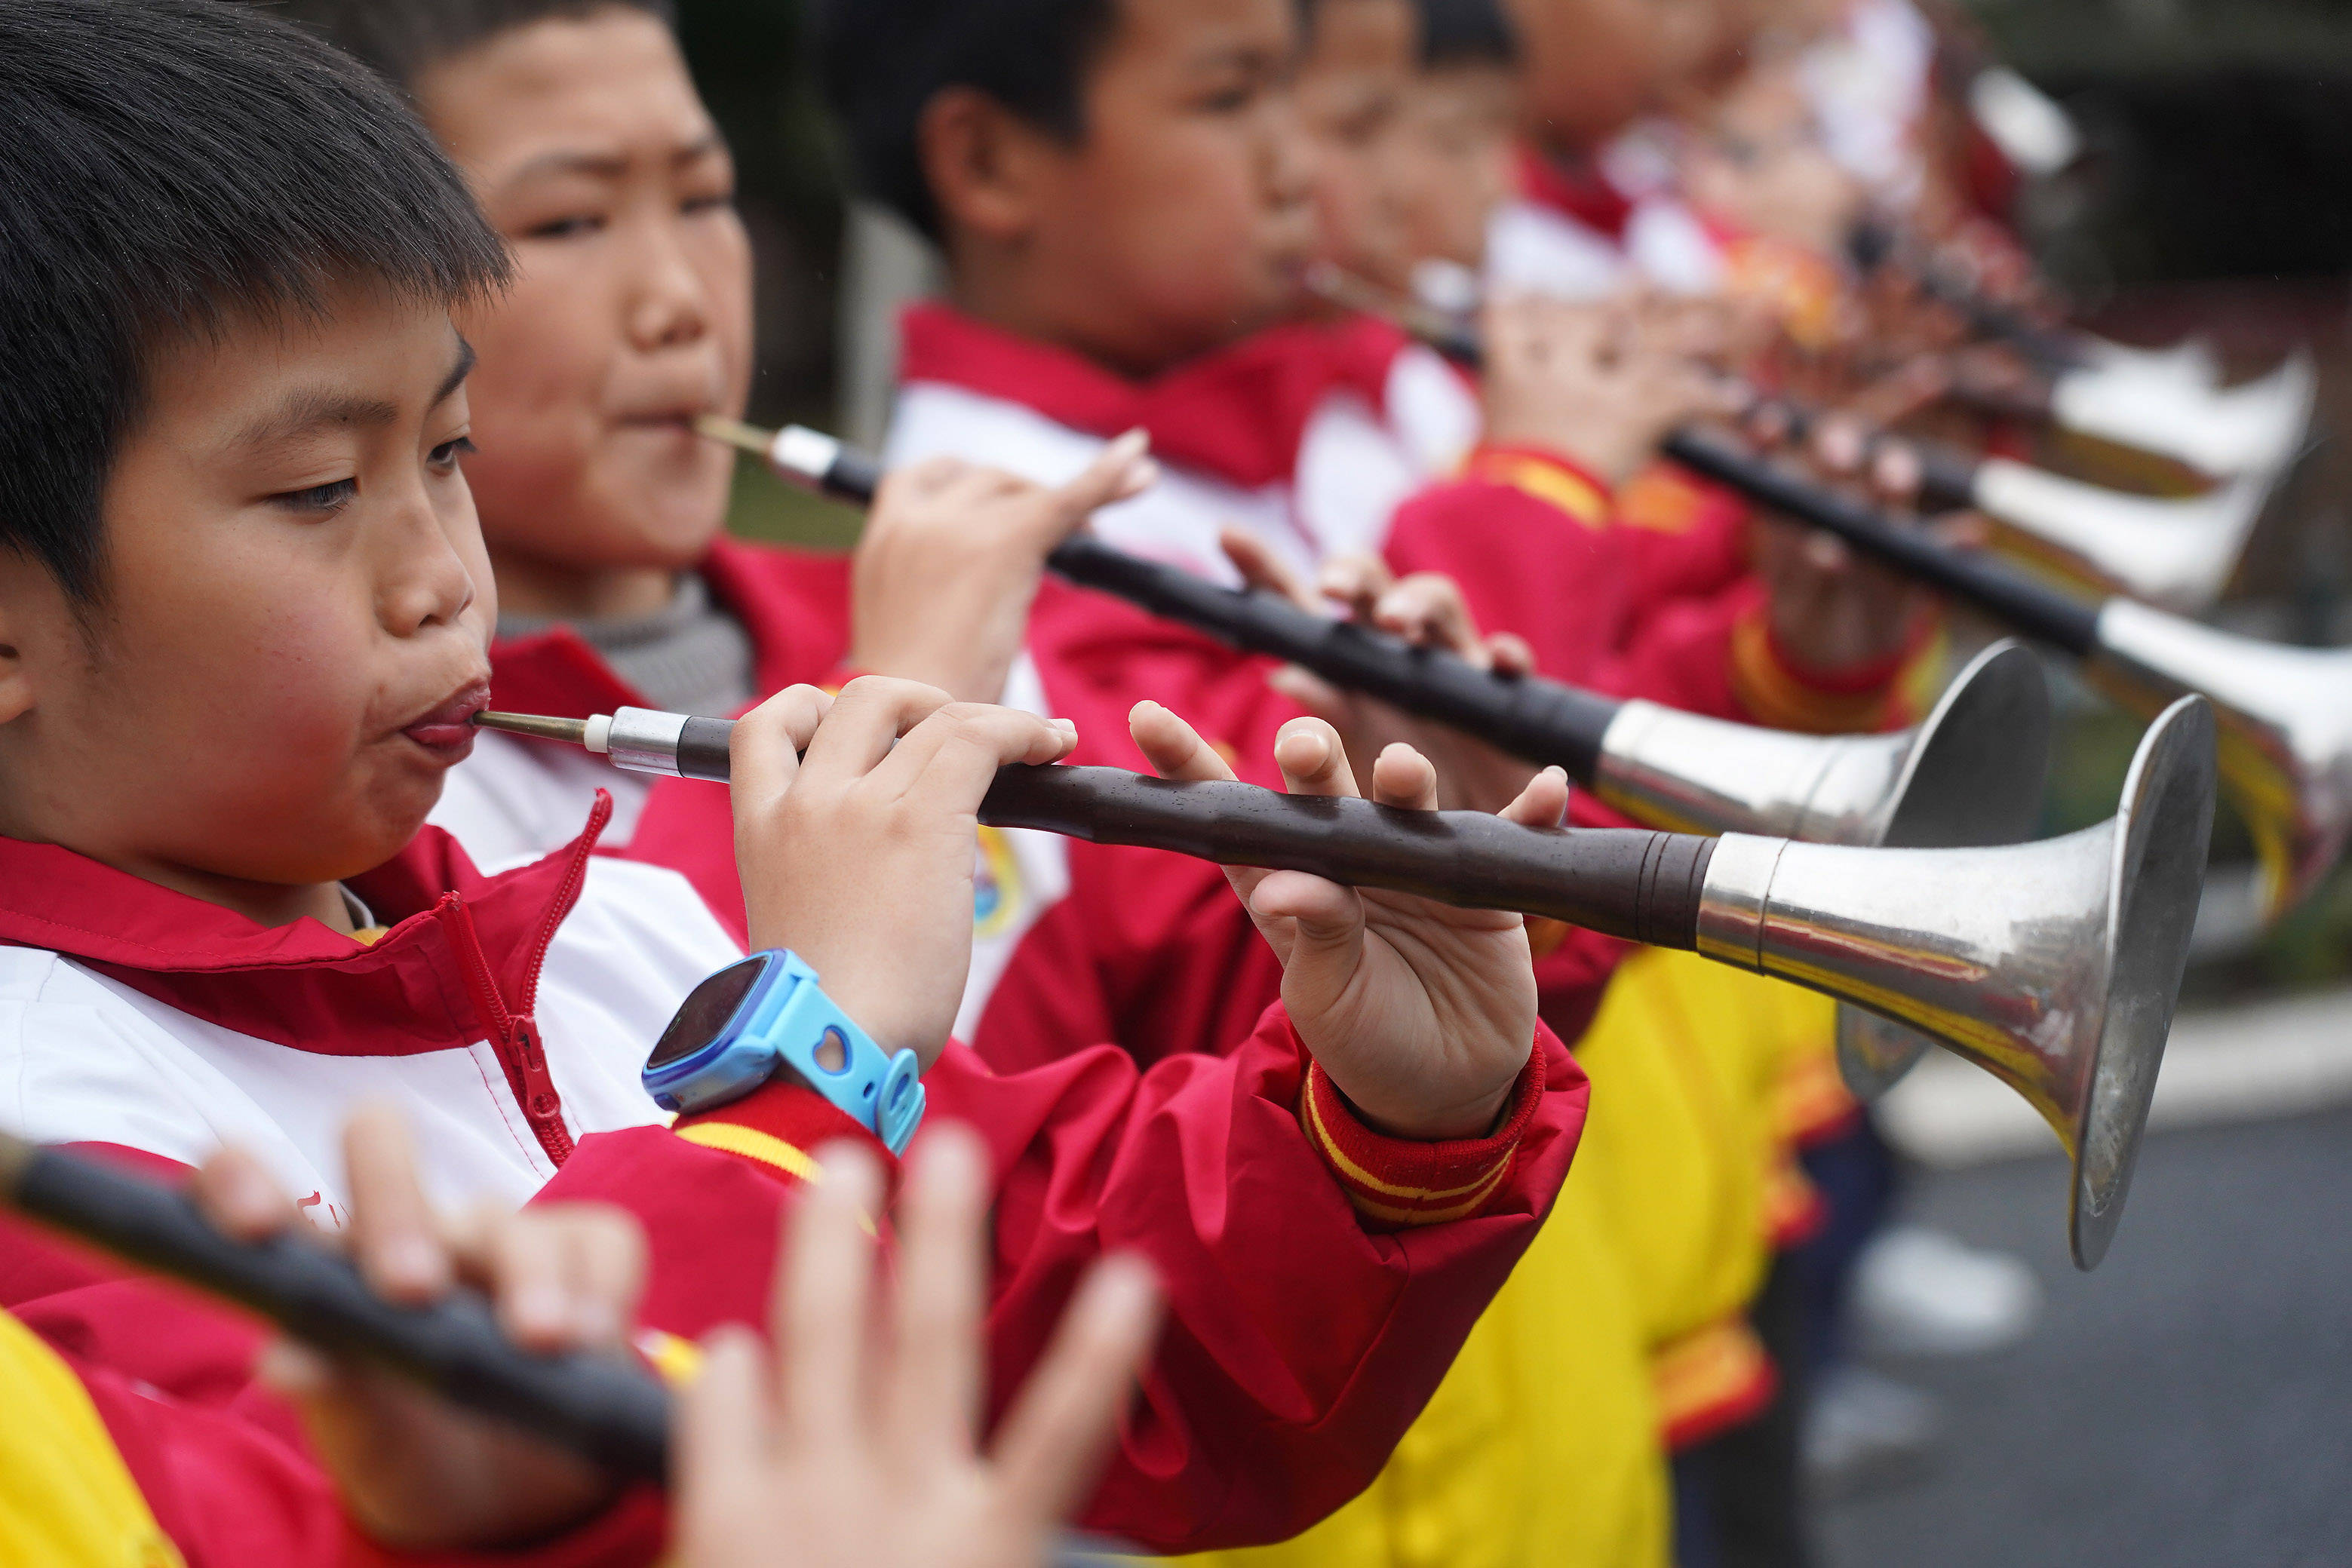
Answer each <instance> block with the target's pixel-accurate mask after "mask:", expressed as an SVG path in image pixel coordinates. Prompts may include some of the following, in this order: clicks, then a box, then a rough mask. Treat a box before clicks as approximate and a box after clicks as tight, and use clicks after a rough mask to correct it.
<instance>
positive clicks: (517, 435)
mask: <svg viewBox="0 0 2352 1568" xmlns="http://www.w3.org/2000/svg"><path fill="white" fill-rule="evenodd" d="M272 9H282V10H283V11H284V12H285V13H286V14H289V15H290V16H293V17H294V18H295V19H296V20H299V21H306V22H310V23H313V24H315V25H317V26H319V28H320V30H321V31H323V32H325V33H326V34H327V36H328V37H330V38H331V39H332V40H333V41H335V42H337V43H339V44H341V45H342V46H343V47H346V48H347V49H349V50H350V51H351V52H352V53H355V54H357V55H359V56H360V57H361V58H362V59H363V60H366V61H367V62H368V63H370V64H372V65H374V66H376V67H377V68H379V69H381V70H383V71H384V72H385V73H386V74H387V75H390V76H391V77H393V78H394V79H395V80H396V81H398V82H400V83H401V84H403V85H404V87H406V88H407V89H409V91H410V93H411V95H412V97H413V98H414V99H415V102H416V104H417V107H418V109H419V110H420V112H421V113H422V114H423V116H424V118H425V120H426V122H427V124H428V125H429V126H430V127H431V128H432V129H433V130H434V131H435V132H436V135H437V136H438V137H439V139H440V140H441V141H442V143H443V145H444V146H445V147H446V149H448V150H449V152H451V153H452V154H453V155H454V156H455V157H456V158H457V161H458V163H459V166H460V167H461V168H462V169H463V170H464V171H465V172H467V175H468V177H469V179H470V181H471V183H473V186H474V189H475V191H476V193H477V194H478V196H479V198H480V200H481V202H482V204H483V206H484V208H485V210H486V212H487V214H488V216H489V219H490V221H491V223H492V225H494V226H495V227H497V228H498V230H499V233H500V235H501V236H502V237H503V238H504V239H505V240H506V242H507V244H508V245H509V247H510V248H511V251H512V253H513V255H514V257H515V261H516V278H515V282H514V284H513V287H511V288H510V289H509V290H508V291H507V292H506V293H505V294H503V295H502V296H500V297H499V298H498V299H497V300H496V301H495V302H484V303H483V304H482V305H480V306H479V307H477V308H469V309H468V310H467V311H466V312H465V313H464V314H463V315H462V317H461V319H460V323H459V324H460V326H461V327H462V328H463V329H464V330H465V332H466V334H467V338H468V340H470V341H472V342H473V343H474V344H475V346H476V348H477V350H478V352H479V354H480V356H481V368H480V370H479V371H478V376H477V380H476V382H475V387H474V392H475V400H476V407H477V409H478V417H479V418H480V419H481V421H482V423H481V424H480V426H479V428H478V437H479V439H478V444H479V445H481V446H482V447H483V448H484V451H483V453H482V454H481V455H480V460H479V461H478V463H477V464H476V465H475V471H474V472H472V473H470V474H469V475H468V477H469V479H470V480H471V481H472V483H473V486H474V490H475V495H476V497H477V501H478V505H479V507H480V508H481V511H482V515H483V517H484V518H485V519H486V529H487V533H488V541H489V544H490V549H491V555H492V560H493V564H494V566H495V567H496V570H497V571H498V574H499V585H500V610H501V615H502V617H503V619H502V620H501V622H500V643H499V648H498V650H497V661H496V662H497V684H498V687H499V694H500V700H501V702H502V703H504V704H506V705H507V706H513V707H522V708H525V709H527V710H532V711H544V712H548V713H554V714H564V715H585V714H586V713H588V712H591V711H596V710H597V707H598V706H601V709H602V711H610V710H611V708H613V707H614V706H653V707H660V708H668V709H674V710H677V711H682V712H691V713H708V714H715V715H722V716H723V715H730V714H733V713H736V712H738V711H740V709H742V708H744V707H746V706H750V704H751V702H753V701H754V700H755V699H757V698H760V697H763V696H766V695H772V693H775V692H777V691H780V690H782V688H784V687H785V686H787V685H792V684H793V682H795V681H803V680H811V681H814V680H819V679H824V681H825V684H827V685H838V684H839V676H840V674H841V672H842V661H843V659H844V657H845V656H847V657H848V658H849V660H850V661H851V664H850V667H851V668H853V669H856V670H866V671H887V672H889V673H891V674H904V675H907V676H909V677H912V678H917V679H922V680H927V681H929V682H931V683H933V684H936V685H944V686H946V687H948V688H949V689H950V690H953V691H955V692H956V693H957V695H963V696H970V697H974V698H979V699H983V700H989V701H993V700H995V699H996V696H997V695H998V691H997V688H996V687H995V686H992V685H986V684H985V682H982V683H978V684H977V685H978V689H967V686H969V685H973V683H969V682H967V681H964V680H962V679H961V678H960V677H961V676H962V674H963V672H962V668H961V663H960V662H958V661H957V660H956V659H955V657H954V654H953V651H954V650H956V649H958V648H959V646H960V644H961V642H962V641H963V640H964V639H963V638H962V636H961V633H962V632H963V630H964V628H963V626H962V624H961V621H960V619H959V616H958V615H957V613H956V611H957V607H958V600H959V596H960V595H961V596H966V597H969V596H972V595H975V594H981V593H983V592H984V594H985V601H986V602H988V603H990V604H991V605H993V604H994V603H996V602H997V601H1000V600H1002V601H1005V602H1006V603H1007V604H1008V605H1009V607H1010V611H1011V612H1012V613H1013V614H1014V615H1015V616H1016V617H1017V615H1018V613H1019V612H1020V609H1021V607H1022V604H1023V602H1024V601H1023V600H1022V599H1021V597H1020V595H1019V593H1018V592H1017V591H1013V592H1010V593H1006V592H1000V591H998V589H997V585H996V583H995V582H994V581H993V580H990V579H988V578H987V577H986V576H985V574H984V573H983V572H977V571H974V570H971V567H972V566H973V564H974V563H975V560H976V559H977V563H978V564H979V565H981V566H982V567H984V566H985V565H987V564H988V562H987V560H986V559H978V558H976V557H975V555H974V552H972V551H971V550H970V549H969V548H968V542H969V541H971V540H986V539H990V538H995V537H997V536H999V535H1002V534H1004V533H1006V532H1008V531H1011V532H1016V533H1018V532H1024V531H1025V532H1040V531H1042V532H1043V533H1044V534H1045V535H1046V536H1049V537H1054V538H1058V536H1059V534H1061V533H1066V532H1067V531H1068V530H1069V529H1070V528H1073V527H1075V526H1076V524H1077V523H1078V522H1079V521H1080V520H1081V519H1083V518H1084V517H1086V516H1087V513H1088V512H1089V511H1091V510H1092V509H1093V508H1094V507H1097V506H1099V505H1100V504H1102V503H1103V502H1104V501H1105V500H1108V499H1109V498H1111V497H1114V496H1116V495H1118V494H1120V493H1121V492H1122V491H1123V490H1124V489H1127V488H1131V487H1132V486H1133V485H1134V484H1135V483H1138V482H1139V481H1140V479H1141V477H1142V476H1143V473H1142V469H1141V468H1140V467H1139V465H1137V464H1136V463H1133V462H1129V463H1128V464H1126V465H1121V463H1120V462H1119V461H1118V458H1117V457H1116V456H1115V455H1114V456H1113V457H1111V458H1110V459H1108V460H1107V462H1106V463H1105V464H1104V465H1101V466H1100V467H1099V469H1098V470H1097V473H1095V474H1094V475H1092V476H1088V478H1087V479H1086V480H1083V481H1081V483H1079V484H1078V485H1076V486H1071V487H1070V488H1069V489H1068V490H1067V491H1066V492H1065V493H1063V494H1061V495H1058V496H1053V495H1046V494H1045V493H1043V492H1041V491H1038V490H1037V489H1036V488H1035V487H1034V486H1025V485H1015V484H1012V483H1008V482H1007V481H1005V480H1004V479H1003V477H1002V476H994V475H991V474H987V473H983V472H981V471H977V470H974V469H972V468H971V466H970V465H965V464H961V463H952V464H940V465H929V466H927V467H925V468H924V469H923V470H921V471H920V472H918V473H913V474H908V475H902V476H897V477H896V478H895V479H894V480H893V482H892V483H891V484H890V485H889V486H887V488H886V490H885V492H884V495H883V497H882V499H881V502H880V505H879V506H878V507H877V516H876V519H875V525H874V527H873V528H872V530H871V531H870V534H869V537H868V541H867V549H866V550H865V551H863V552H862V553H861V555H860V557H859V558H858V559H857V560H856V563H855V566H854V567H852V566H851V564H850V563H848V562H845V561H843V560H841V559H837V558H831V557H825V556H818V555H812V554H808V553H805V552H800V551H793V550H784V549H764V548H760V547H756V546H751V545H746V544H742V543H740V542H737V541H733V540H730V539H728V538H725V537H723V535H722V534H721V532H720V527H721V523H722V521H723V519H724V517H725V514H726V507H727V500H728V496H729V493H730V476H731V474H732V460H731V459H730V456H729V455H728V454H727V452H726V451H725V450H724V449H723V448H720V447H717V446H714V445H712V444H709V443H708V442H705V441H703V440H701V439H699V438H698V437H697V436H696V435H695V434H693V432H692V430H691V428H690V424H689V421H690V420H691V419H692V418H693V417H694V416H695V415H697V414H704V413H726V414H740V413H741V411H742V406H743V400H744V397H745V393H746V389H747V388H748V386H749V384H750V379H751V247H750V241H749V239H748V237H747V235H745V233H744V229H743V225H742V222H741V220H740V217H739V216H738V215H737V214H736V212H735V208H734V204H733V191H734V172H733V165H732V162H731V160H730V155H729V152H728V150H727V147H726V145H725V143H724V142H723V141H721V140H720V138H719V133H718V130H717V128H716V127H715V126H714V125H713V124H712V122H711V120H710V118H709V115H708V114H707V113H706V112H705V111H704V110H703V107H702V104H701V102H700V100H699V99H698V98H697V96H696V95H695V92H694V89H693V87H692V84H691V83H690V82H689V81H688V79H687V76H686V73H685V70H684V68H683V64H682V62H681V61H680V59H679V57H678V55H677V46H676V44H675V43H674V41H673V40H672V39H671V37H670V36H669V32H668V29H667V15H668V10H667V5H666V4H664V3H663V0H643V3H641V4H640V3H635V0H614V3H612V4H605V5H579V4H573V3H570V0H562V3H559V0H547V3H545V4H523V5H515V4H492V3H489V0H481V3H458V4H444V3H430V0H391V3H387V4H381V5H353V4H340V3H334V0H309V3H305V4H297V5H290V6H286V7H282V8H281V7H272ZM959 547H964V548H961V549H960V548H959ZM853 598H854V599H855V601H856V604H857V605H859V606H860V607H862V608H863V609H864V611H865V612H864V613H861V614H859V615H858V616H857V617H856V623H855V628H854V635H853V625H852V618H851V614H850V611H851V608H852V603H853ZM910 610H912V611H914V612H913V613H909V611H910ZM583 703H584V704H589V705H592V706H582V705H583ZM477 752H478V755H477V756H476V757H475V758H473V759H472V760H471V762H470V763H469V765H468V766H467V768H463V769H461V770H459V771H458V772H457V774H456V775H455V776H454V777H453V780H452V784H451V787H450V789H449V792H448V795H447V797H446V799H445V800H444V801H443V802H442V804H441V806H440V808H439V810H438V811H437V812H436V817H435V821H436V822H439V823H440V824H442V825H444V826H446V827H447V828H448V829H449V830H450V831H453V832H455V833H456V834H457V836H458V837H459V839H460V840H461V841H464V842H465V843H466V844H467V848H468V849H469V850H470V851H471V852H473V853H474V854H475V855H476V856H477V857H478V858H480V859H482V860H483V861H484V862H490V861H497V860H504V859H508V858H511V857H513V856H516V855H520V854H526V853H543V852H546V851H547V850H549V849H551V848H553V847H554V846H555V845H557V844H560V843H563V842H567V841H570V839H571V838H572V835H573V834H574V833H575V832H576V831H577V829H578V825H579V821H578V819H579V818H580V816H581V814H582V812H583V810H585V808H586V805H587V802H588V801H589V800H592V799H593V794H594V791H595V790H596V789H607V790H610V791H612V792H613V793H614V797H615V810H614V824H613V827H612V830H611V832H610V838H609V841H610V843H611V844H612V845H614V846H615V847H617V846H620V845H625V844H626V843H627V842H628V841H629V839H630V837H631V835H632V834H633V833H634V831H635V823H636V814H637V810H638V808H639V807H640V806H641V804H642V803H643V800H644V794H645V789H646V783H645V781H644V780H643V779H633V778H630V777H628V776H625V775H624V776H619V777H616V776H615V775H614V773H613V771H612V769H610V768H605V767H604V765H602V764H601V763H599V762H596V761H594V760H593V759H592V758H583V757H581V756H579V755H577V754H573V753H568V752H566V751H565V750H563V749H562V748H551V747H545V746H539V745H534V744H531V743H528V742H518V741H514V740H510V739H508V738H506V737H496V736H490V737H483V739H482V741H481V742H480V743H479V745H478V747H477Z"/></svg>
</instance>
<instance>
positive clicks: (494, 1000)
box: [0, 791, 613, 1056]
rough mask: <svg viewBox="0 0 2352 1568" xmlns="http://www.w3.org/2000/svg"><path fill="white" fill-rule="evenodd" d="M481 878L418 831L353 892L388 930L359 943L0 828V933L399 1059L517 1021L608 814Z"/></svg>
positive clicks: (253, 1025)
mask: <svg viewBox="0 0 2352 1568" xmlns="http://www.w3.org/2000/svg"><path fill="white" fill-rule="evenodd" d="M612 810H613V803H612V797H610V796H609V795H606V794H604V793H603V792H602V791H599V792H598V795H597V799H596V805H595V808H594V810H592V811H591V812H590V814H589V818H588V823H587V827H586V830H585V831H583V832H582V834H581V835H580V837H579V838H578V839H576V840H574V841H572V843H570V844H569V845H567V846H565V847H564V848H562V849H561V850H558V851H556V852H554V853H552V854H551V855H549V856H548V857H546V858H545V859H544V860H541V861H539V862H534V863H532V864H530V865H526V866H520V867H518V868H516V869H514V870H512V871H509V872H505V873H500V874H499V875H495V876H490V875H485V874H484V873H482V872H480V871H479V870H478V869H477V868H476V867H475V865H474V862H472V861H471V860H469V859H467V856H466V852H465V851H464V850H462V849H460V848H459V847H458V845H457V840H455V839H453V838H451V837H450V836H449V835H448V834H447V833H445V832H443V831H441V830H440V829H438V828H432V827H428V828H425V829H423V830H422V831H419V832H418V834H417V836H416V837H415V840H413V841H411V842H410V843H409V845H408V847H407V848H406V849H404V850H403V851H402V852H400V853H399V854H398V855H397V856H395V857H394V858H393V859H392V860H391V861H389V862H386V863H385V864H383V865H381V866H379V867H377V868H376V869H375V870H373V871H372V872H369V873H366V874H365V875H364V876H361V877H356V878H353V879H352V882H351V883H350V885H351V887H352V891H353V892H355V893H357V894H359V895H360V897H362V899H364V900H366V901H367V904H368V907H369V908H370V909H372V910H373V911H374V912H375V914H376V915H377V916H378V918H380V919H383V920H386V921H389V922H393V923H394V924H393V925H392V928H391V930H390V931H389V932H388V933H387V934H386V935H385V936H383V937H382V938H381V939H379V940H378V941H377V942H376V943H375V944H374V945H373V946H360V945H358V944H356V943H354V942H352V939H351V938H349V937H347V936H342V935H341V934H340V933H337V932H335V931H333V930H331V929H329V928H328V927H327V926H325V925H320V924H319V923H318V922H317V921H315V920H307V919H306V920H298V921H296V922H295V923H294V924H293V925H286V926H280V927H278V928H276V929H271V928H269V927H266V926H262V925H256V924H255V923H253V922H252V921H250V920H248V919H247V918H246V917H245V916H243V915H237V914H236V913H234V912H233V911H230V910H226V909H223V908H221V907H220V906H219V905H217V904H207V903H205V901H204V900H202V899H199V898H194V897H191V896H189V895H188V894H182V893H175V892H173V891H171V890H170V889H168V888H163V887H158V886H156V885H155V884H154V883H150V882H146V881H142V879H140V878H138V877H135V876H132V875H131V874H129V873H125V872H120V871H116V870H114V869H113V868H112V867H110V866H106V865H101V864H100V863H99V862H96V861H93V860H90V859H89V858H88V857H86V856H83V855H79V854H76V853H75V852H72V851H70V850H66V849H60V848H58V847H57V846H56V845H53V844H34V843H26V842H23V841H19V840H15V839H0V944H6V945H8V946H20V947H35V948H42V949H46V950H47V951H50V952H54V953H57V954H59V955H60V956H64V957H68V958H71V959H73V960H74V961H75V962H77V963H79V964H81V965H83V966H85V967H88V968H90V969H93V970H95V971H97V972H98V973H100V974H102V975H105V976H107V977H110V978H112V979H115V980H118V981H120V982H121V983H122V984H124V985H126V986H129V987H130V988H131V989H133V990H136V991H139V992H141V993H142V994H143V995H146V996H149V997H152V998H155V999H156V1000H157V1001H160V1002H163V1003H164V1004H166V1005H167V1006H170V1007H173V1008H175V1009H179V1010H180V1011H182V1012H184V1013H188V1014H190V1015H192V1016H194V1017H196V1018H199V1019H204V1020H205V1021H206V1022H209V1023H215V1024H218V1025H220V1026H221V1027H223V1028H225V1029H230V1030H236V1032H238V1033H240V1034H247V1035H252V1036H255V1037H257V1038H258V1039H262V1040H273V1041H275V1042H276V1043H278V1044H279V1045H283V1046H289V1047H291V1048H293V1049H295V1050H298V1051H311V1052H315V1053H317V1054H320V1055H327V1056H406V1055H412V1054H415V1053H417V1052H420V1051H441V1050H446V1049H449V1048H451V1047H457V1046H465V1045H469V1044H471V1043H473V1042H474V1041H476V1040H484V1039H486V1038H487V1039H492V1040H497V1039H500V1038H502V1037H505V1036H509V1035H511V1034H513V1033H514V1032H515V1030H517V1028H518V1027H519V1026H520V1027H527V1026H528V1025H529V1023H530V1014H531V1009H532V1007H533V1005H534V1003H535V1001H536V999H537V995H538V989H539V972H540V968H541V965H542V964H543V963H544V961H545V959H546V956H547V949H548V946H549V944H550V943H551V942H552V941H553V940H554V937H555V934H556V931H557V929H558V927H559V926H560V925H562V922H563V920H564V918H565V917H566V916H567V915H570V913H571V911H572V905H573V904H576V903H577V902H578V900H579V897H580V889H581V885H582V883H583V879H584V878H585V876H586V873H587V862H588V860H589V857H590V856H591V854H592V853H593V852H594V849H595V845H596V840H597V838H598V837H599V836H600V835H601V834H602V833H603V832H604V825H605V823H606V822H607V821H610V820H611V817H612Z"/></svg>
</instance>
